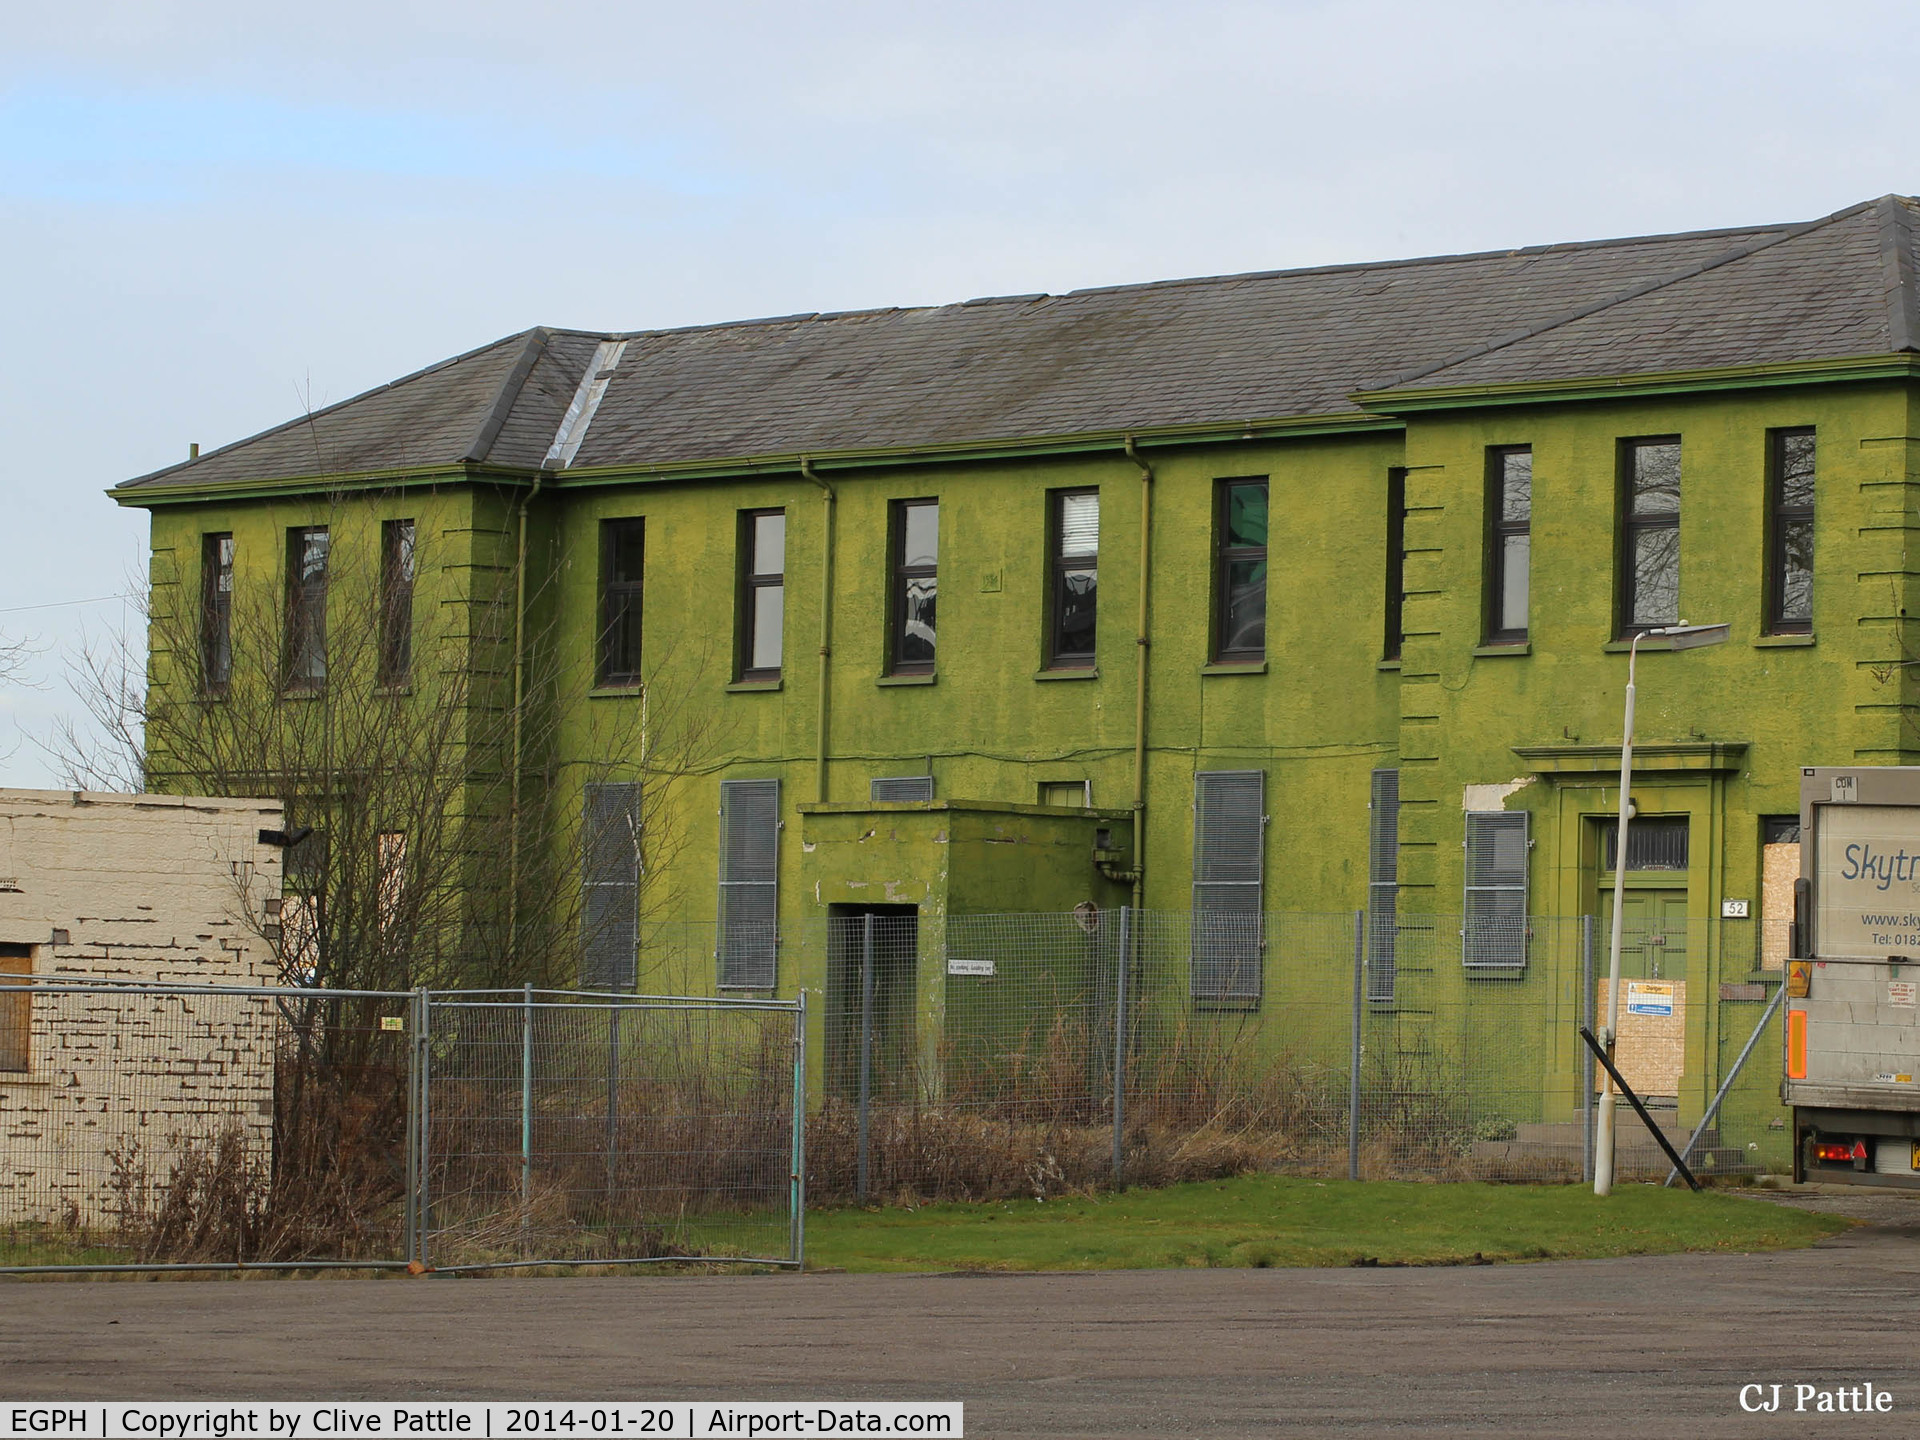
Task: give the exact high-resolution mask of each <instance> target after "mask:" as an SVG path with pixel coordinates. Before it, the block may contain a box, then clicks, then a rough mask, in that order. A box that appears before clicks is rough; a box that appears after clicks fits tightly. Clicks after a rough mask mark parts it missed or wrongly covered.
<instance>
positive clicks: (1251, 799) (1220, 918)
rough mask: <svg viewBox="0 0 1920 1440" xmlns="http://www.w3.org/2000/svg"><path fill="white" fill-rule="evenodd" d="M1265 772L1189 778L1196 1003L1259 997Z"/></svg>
mask: <svg viewBox="0 0 1920 1440" xmlns="http://www.w3.org/2000/svg"><path fill="white" fill-rule="evenodd" d="M1266 778H1267V777H1266V772H1264V771H1261V770H1203V771H1201V772H1200V773H1198V774H1196V775H1195V776H1194V777H1193V961H1192V977H1191V983H1190V993H1191V994H1192V996H1193V998H1194V999H1196V1000H1220V1001H1254V1000H1258V999H1259V998H1260V979H1261V976H1260V968H1261V967H1260V950H1261V880H1262V876H1263V864H1262V861H1263V856H1264V844H1265V837H1266V825H1267V819H1266V814H1265V811H1264V799H1265V783H1266Z"/></svg>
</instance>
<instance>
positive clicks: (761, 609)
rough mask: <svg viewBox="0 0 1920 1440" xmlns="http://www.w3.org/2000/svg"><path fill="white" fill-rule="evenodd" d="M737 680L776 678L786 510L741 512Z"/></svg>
mask: <svg viewBox="0 0 1920 1440" xmlns="http://www.w3.org/2000/svg"><path fill="white" fill-rule="evenodd" d="M740 546H741V559H742V564H741V576H740V622H739V626H738V634H739V636H740V659H739V666H738V670H739V675H740V678H741V679H742V680H778V679H779V678H780V645H781V635H782V631H783V626H784V625H785V620H786V601H787V577H786V565H787V512H786V511H784V510H743V511H741V512H740Z"/></svg>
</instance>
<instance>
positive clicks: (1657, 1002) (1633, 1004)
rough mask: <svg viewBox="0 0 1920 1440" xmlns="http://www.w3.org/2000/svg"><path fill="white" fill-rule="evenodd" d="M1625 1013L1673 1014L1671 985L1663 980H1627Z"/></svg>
mask: <svg viewBox="0 0 1920 1440" xmlns="http://www.w3.org/2000/svg"><path fill="white" fill-rule="evenodd" d="M1627 1013H1628V1014H1629V1015H1671V1014H1673V986H1672V985H1671V984H1670V983H1669V982H1667V981H1664V980H1629V981H1628V982H1627Z"/></svg>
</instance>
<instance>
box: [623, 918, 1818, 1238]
mask: <svg viewBox="0 0 1920 1440" xmlns="http://www.w3.org/2000/svg"><path fill="white" fill-rule="evenodd" d="M834 910H835V913H833V914H831V915H830V916H829V917H828V918H827V919H826V920H825V921H824V922H814V923H809V924H804V925H798V926H791V927H788V928H787V929H786V930H785V931H784V932H783V933H782V935H781V937H780V945H779V957H778V967H777V968H778V973H779V975H780V977H781V983H782V985H783V986H790V985H794V984H797V983H801V982H802V981H804V983H805V984H807V985H819V986H820V987H821V991H822V993H821V995H820V996H819V1001H820V1004H821V1009H822V1015H821V1017H820V1020H821V1023H820V1038H821V1040H822V1042H823V1059H822V1064H821V1067H820V1070H821V1073H820V1074H819V1075H818V1076H816V1077H815V1083H816V1086H817V1089H816V1091H815V1094H814V1101H813V1103H814V1114H813V1116H812V1117H811V1120H810V1124H809V1135H808V1164H809V1192H810V1195H811V1197H812V1198H814V1199H816V1200H820V1201H823V1202H827V1203H835V1202H844V1201H860V1200H874V1199H880V1200H890V1199H896V1198H907V1197H911V1198H917V1199H929V1198H954V1199H962V1198H988V1197H996V1196H1000V1197H1004V1196H1009V1195H1020V1194H1040V1195H1045V1194H1052V1193H1059V1192H1061V1191H1066V1190H1073V1189H1080V1188H1089V1187H1094V1186H1103V1185H1111V1184H1113V1183H1115V1182H1116V1181H1118V1182H1119V1183H1125V1184H1157V1183H1165V1182H1169V1181H1174V1180H1180V1179H1197V1178H1208V1177H1213V1176H1218V1175H1223V1174H1230V1173H1236V1172H1238V1171H1242V1170H1248V1169H1268V1170H1282V1171H1289V1172H1293V1173H1298V1174H1305V1175H1315V1176H1345V1175H1352V1176H1354V1177H1356V1178H1361V1179H1394V1178H1406V1179H1414V1178H1417V1179H1444V1180H1464V1179H1489V1180H1515V1181H1545V1182H1553V1181H1570V1182H1571V1181H1580V1180H1583V1179H1590V1178H1591V1176H1592V1171H1593V1141H1592V1135H1593V1115H1594V1109H1595V1103H1596V1098H1597V1095H1598V1079H1599V1071H1598V1068H1597V1066H1596V1065H1595V1064H1594V1063H1593V1061H1592V1060H1591V1059H1590V1057H1589V1053H1588V1051H1587V1049H1586V1046H1585V1044H1584V1043H1583V1042H1582V1040H1581V1038H1580V1030H1581V1029H1582V1027H1586V1028H1589V1029H1593V1030H1596V1031H1597V1030H1598V1029H1599V1028H1600V1026H1601V1025H1602V1024H1604V1022H1605V1017H1606V1008H1607V988H1608V980H1607V971H1608V958H1609V956H1608V946H1609V940H1610V934H1609V931H1608V928H1607V923H1606V922H1605V921H1604V920H1600V919H1595V918H1592V917H1572V918H1565V917H1541V916H1531V917H1530V916H1526V915H1523V914H1503V913H1484V914H1478V915H1474V916H1457V915H1456V916H1438V915H1431V916H1396V915H1394V914H1392V913H1391V912H1389V913H1387V914H1385V915H1380V914H1375V915H1372V916H1366V915H1356V914H1353V913H1345V914H1330V915H1310V914H1265V915H1262V914H1254V913H1248V914H1236V913H1217V912H1212V913H1205V914H1201V915H1198V916H1196V915H1195V914H1193V913H1191V912H1186V911H1120V910H1115V911H1106V912H1096V911H1094V910H1093V909H1092V908H1091V907H1083V908H1082V909H1081V910H1079V911H1075V912H1063V913H1038V914H1030V913H1023V914H998V915H996V914H964V915H948V916H945V917H940V916H934V915H925V914H921V913H920V912H918V911H917V910H915V909H914V908H913V907H910V906H889V905H871V906H846V907H834ZM1621 940H1622V944H1621V983H1622V999H1621V1010H1622V1013H1621V1020H1620V1047H1619V1056H1620V1062H1621V1065H1622V1067H1623V1070H1624V1072H1625V1075H1626V1078H1627V1080H1628V1082H1629V1083H1630V1084H1632V1085H1633V1086H1634V1087H1635V1089H1636V1091H1637V1092H1638V1093H1640V1094H1641V1095H1642V1096H1643V1097H1645V1098H1646V1099H1647V1101H1648V1104H1649V1107H1650V1110H1651V1113H1652V1114H1653V1116H1654V1117H1655V1118H1656V1120H1658V1121H1659V1122H1660V1125H1661V1128H1662V1130H1663V1131H1664V1132H1665V1133H1666V1134H1667V1135H1668V1138H1669V1139H1670V1141H1671V1142H1672V1143H1673V1144H1674V1146H1675V1147H1676V1148H1681V1147H1683V1146H1685V1145H1686V1144H1687V1142H1688V1140H1689V1138H1690V1137H1691V1136H1692V1132H1693V1130H1694V1128H1695V1126H1696V1124H1697V1122H1698V1120H1699V1118H1700V1116H1701V1114H1702V1111H1703V1109H1704V1107H1705V1105H1706V1103H1707V1102H1708V1100H1709V1098H1710V1097H1712V1096H1713V1095H1715V1094H1716V1093H1717V1092H1718V1091H1719V1089H1720V1087H1721V1086H1722V1085H1723V1083H1725V1082H1727V1081H1728V1080H1729V1079H1730V1078H1732V1079H1733V1081H1734V1083H1733V1084H1732V1087H1731V1089H1730V1090H1729V1093H1728V1094H1727V1095H1726V1096H1725V1098H1724V1100H1723V1101H1722V1103H1721V1104H1720V1106H1719V1107H1718V1109H1717V1111H1716V1113H1715V1115H1714V1118H1713V1123H1711V1124H1709V1125H1707V1126H1705V1127H1704V1128H1703V1129H1702V1131H1701V1134H1700V1135H1699V1137H1698V1140H1697V1142H1696V1143H1695V1145H1694V1147H1693V1149H1692V1151H1691V1152H1690V1163H1691V1164H1692V1166H1693V1168H1694V1169H1696V1170H1697V1171H1698V1172H1699V1173H1701V1174H1732V1175H1752V1174H1756V1173H1760V1172H1763V1171H1766V1170H1781V1171H1784V1170H1786V1169H1787V1168H1788V1166H1789V1162H1790V1155H1789V1151H1788V1144H1789V1137H1788V1132H1787V1128H1786V1116H1785V1112H1784V1111H1783V1110H1782V1108H1781V1106H1780V1104H1779V1099H1778V1086H1779V1075H1778V1054H1779V1051H1778V1044H1779V1040H1778V1020H1777V1016H1774V1015H1773V1014H1772V1012H1770V1011H1769V1005H1770V1004H1771V1003H1772V1001H1773V1000H1774V998H1775V997H1776V996H1777V995H1778V993H1779V987H1780V981H1781V979H1782V977H1783V975H1784V957H1785V955H1786V953H1787V946H1788V935H1787V927H1786V925H1785V924H1784V923H1782V924H1775V923H1773V922H1763V921H1758V920H1754V921H1711V922H1707V921H1698V920H1694V921H1687V920H1683V919H1668V918H1662V917H1660V916H1658V915H1646V914H1637V913H1635V912H1634V911H1632V910H1629V911H1627V912H1625V914H1624V915H1623V923H1622V936H1621ZM719 954H720V950H719V946H718V944H717V935H716V931H715V929H714V927H712V926H711V925H701V924H679V923H674V924H662V925H657V926H655V927H654V928H653V929H652V930H651V931H650V932H649V934H648V936H647V939H646V943H644V944H643V950H642V959H643V964H644V963H648V962H649V961H650V962H651V963H653V964H654V965H656V966H658V970H657V972H656V973H659V974H663V975H664V974H673V975H677V976H689V977H692V978H695V979H697V978H698V977H699V975H700V974H701V973H702V972H703V969H705V970H706V973H713V974H717V973H718V970H717V969H710V968H708V967H716V966H717V965H718V963H719ZM1690 959H1691V960H1692V961H1697V960H1701V959H1704V960H1706V961H1707V963H1706V964H1705V965H1704V966H1698V965H1692V964H1691V963H1690ZM1701 970H1704V971H1705V973H1707V974H1709V975H1714V976H1718V977H1720V978H1718V979H1716V980H1714V981H1713V982H1712V989H1711V991H1710V993H1704V994H1692V993H1689V985H1690V984H1692V985H1694V986H1696V987H1697V986H1698V984H1699V982H1698V981H1697V980H1692V981H1690V980H1689V976H1692V975H1696V974H1697V973H1699V972H1700V971H1701ZM1763 1016H1764V1017H1768V1028H1767V1029H1766V1030H1765V1032H1764V1033H1762V1034H1760V1035H1759V1038H1758V1039H1757V1041H1756V1039H1755V1034H1756V1027H1758V1026H1759V1025H1760V1022H1761V1020H1762V1018H1763ZM1743 1053H1744V1054H1745V1056H1746V1059H1745V1062H1744V1065H1743V1066H1742V1065H1741V1056H1742V1054H1743ZM1621 1113H1622V1115H1623V1117H1624V1118H1623V1121H1622V1123H1621V1125H1620V1128H1619V1137H1620V1138H1619V1149H1618V1159H1619V1174H1620V1175H1621V1176H1622V1178H1635V1179H1653V1180H1659V1179H1661V1178H1664V1177H1665V1175H1666V1174H1667V1171H1668V1169H1669V1163H1668V1161H1667V1159H1666V1156H1665V1154H1664V1152H1662V1151H1661V1150H1660V1148H1659V1146H1658V1144H1657V1143H1656V1142H1655V1141H1654V1140H1653V1138H1652V1137H1651V1136H1650V1135H1649V1134H1647V1132H1646V1131H1645V1129H1644V1128H1643V1127H1641V1126H1640V1124H1639V1122H1638V1121H1637V1120H1636V1119H1635V1118H1634V1117H1633V1116H1632V1114H1631V1112H1629V1111H1627V1110H1625V1109H1624V1108H1623V1110H1622V1112H1621ZM1683 1116H1684V1117H1685V1123H1684V1124H1683V1123H1682V1117H1683Z"/></svg>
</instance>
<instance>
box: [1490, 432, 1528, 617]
mask: <svg viewBox="0 0 1920 1440" xmlns="http://www.w3.org/2000/svg"><path fill="white" fill-rule="evenodd" d="M1515 455H1525V456H1526V457H1527V514H1526V518H1525V519H1524V520H1509V519H1508V518H1507V514H1506V510H1507V506H1506V497H1507V460H1508V458H1509V457H1510V456H1515ZM1486 493H1487V550H1486V584H1485V589H1484V593H1485V595H1486V597H1487V607H1486V615H1485V616H1484V617H1483V621H1482V627H1483V628H1482V633H1483V634H1484V636H1485V639H1486V643H1487V644H1489V645H1524V644H1525V643H1526V642H1527V636H1528V631H1529V625H1530V623H1531V621H1532V618H1533V617H1532V614H1531V613H1530V605H1531V600H1532V593H1531V592H1532V579H1531V576H1532V550H1533V446H1531V445H1489V446H1488V447H1487V490H1486ZM1520 536H1523V537H1525V538H1526V540H1527V551H1528V583H1527V590H1528V597H1527V598H1528V601H1529V613H1528V614H1527V615H1526V616H1525V619H1526V620H1527V621H1528V622H1529V624H1523V625H1519V626H1512V625H1502V624H1501V623H1500V621H1501V619H1502V617H1503V616H1504V614H1505V611H1506V608H1507V588H1508V584H1509V582H1510V580H1511V578H1512V577H1511V576H1509V575H1508V573H1507V565H1506V559H1507V542H1508V541H1509V540H1511V539H1513V538H1515V537H1520Z"/></svg>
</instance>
